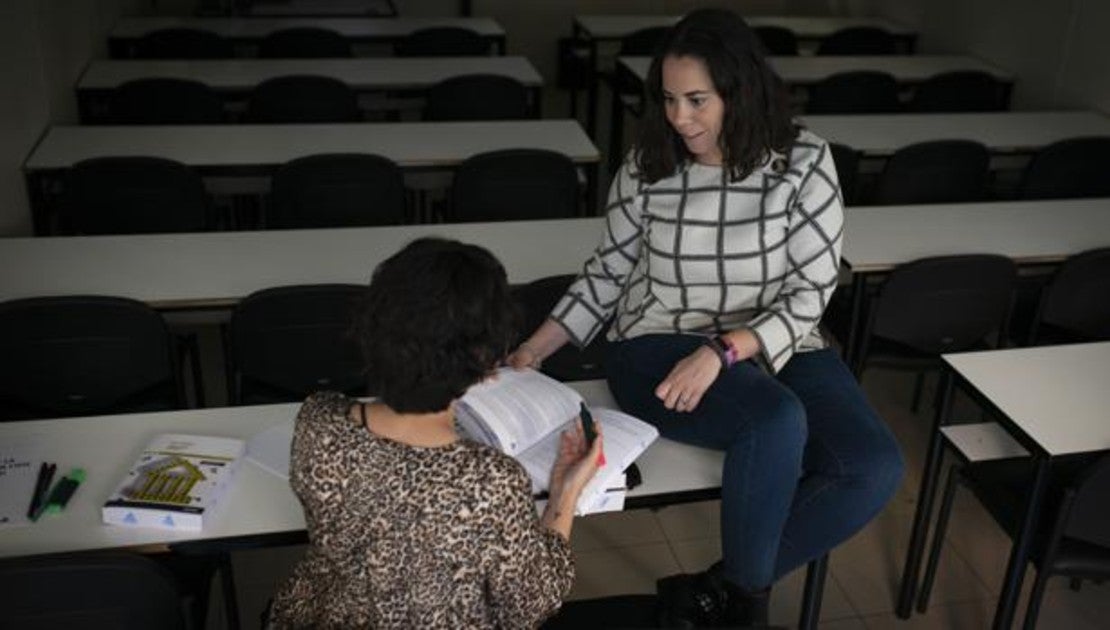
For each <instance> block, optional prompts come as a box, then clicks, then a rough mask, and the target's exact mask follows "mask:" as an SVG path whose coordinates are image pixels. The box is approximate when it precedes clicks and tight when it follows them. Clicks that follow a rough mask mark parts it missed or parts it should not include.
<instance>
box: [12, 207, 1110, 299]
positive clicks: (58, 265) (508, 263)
mask: <svg viewBox="0 0 1110 630" xmlns="http://www.w3.org/2000/svg"><path fill="white" fill-rule="evenodd" d="M603 229H604V219H603V218H601V217H594V218H581V219H556V220H547V221H506V222H496V223H461V224H431V225H405V226H389V227H369V228H339V229H321V230H277V231H261V232H208V233H194V234H150V235H128V236H80V237H22V238H5V239H0V301H3V300H12V299H17V298H25V297H36V296H46V295H72V294H93V295H114V296H120V297H128V298H132V299H136V300H139V301H142V302H145V303H147V304H150V305H152V306H154V307H156V308H159V309H163V310H188V309H211V308H219V309H227V308H230V307H232V306H234V305H235V303H236V302H238V301H239V300H240V299H242V298H244V297H246V296H247V295H249V294H250V293H252V292H254V291H258V290H260V289H265V288H269V287H274V286H281V285H290V284H313V283H329V282H340V283H354V284H365V283H366V282H368V280H369V277H370V273H371V271H372V270H373V269H374V267H375V266H376V265H377V264H378V263H380V262H381V261H383V260H385V258H387V257H388V256H390V255H392V254H393V253H394V252H396V251H397V249H399V248H400V247H401V246H402V245H403V244H404V243H406V242H408V241H411V240H413V239H415V238H419V237H422V236H443V237H447V238H454V239H459V240H462V241H465V242H469V243H475V244H477V245H481V246H482V247H486V248H487V249H489V250H490V251H491V252H492V253H493V254H494V255H495V256H497V258H498V259H499V260H501V262H502V263H503V264H504V265H505V268H506V270H507V272H508V275H509V281H510V282H511V283H514V284H521V283H525V282H529V281H532V280H536V279H538V278H543V277H546V276H551V275H557V274H566V273H577V272H578V271H580V270H581V265H582V263H583V262H584V261H585V260H586V258H587V256H589V255H590V253H591V252H592V251H593V249H594V247H595V246H596V245H597V244H598V243H599V242H600V240H601V235H602V230H603ZM845 234H846V237H845V242H844V248H843V251H842V258H843V260H844V262H845V264H846V265H847V266H848V268H849V269H850V270H851V271H852V273H853V276H854V282H857V283H864V282H866V280H867V279H868V278H871V277H875V276H878V275H881V274H884V273H886V272H889V271H890V270H891V269H893V268H894V267H895V266H897V265H899V264H902V263H906V262H910V261H912V260H916V259H918V258H924V257H927V256H943V255H951V254H970V253H993V254H1000V255H1004V256H1008V257H1010V258H1013V259H1014V260H1015V261H1016V262H1017V263H1018V264H1021V265H1045V264H1053V263H1058V262H1060V261H1062V260H1064V259H1065V258H1067V257H1068V256H1070V255H1072V254H1076V253H1079V252H1082V251H1085V250H1088V249H1094V248H1097V247H1106V246H1110V199H1105V198H1100V199H1070V200H1047V201H1005V202H990V203H972V204H944V205H913V206H868V207H850V208H846V209H845ZM861 286H865V285H862V284H861ZM862 294H863V292H862V291H857V293H856V295H857V296H862Z"/></svg>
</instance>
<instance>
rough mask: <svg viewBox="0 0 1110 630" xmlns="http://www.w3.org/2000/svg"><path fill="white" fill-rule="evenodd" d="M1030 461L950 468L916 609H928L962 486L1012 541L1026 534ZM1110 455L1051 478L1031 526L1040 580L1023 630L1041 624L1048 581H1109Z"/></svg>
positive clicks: (1060, 466) (1062, 466) (1075, 463)
mask: <svg viewBox="0 0 1110 630" xmlns="http://www.w3.org/2000/svg"><path fill="white" fill-rule="evenodd" d="M1033 472H1034V470H1033V466H1032V465H1031V464H1030V461H1029V460H1028V459H1018V460H1012V459H1011V460H995V461H986V462H976V463H971V464H968V465H966V466H958V465H957V466H953V467H952V469H951V470H950V471H949V476H948V483H947V485H946V486H945V490H944V497H943V499H942V500H941V507H940V511H939V514H938V517H937V526H936V533H935V534H934V535H933V544H932V548H931V549H930V552H929V560H928V563H927V565H926V570H925V576H924V579H923V581H922V586H921V592H920V593H919V595H918V601H917V607H918V610H920V611H922V612H924V611H925V610H926V609H927V608H928V604H929V595H930V592H931V590H932V585H933V579H934V578H935V576H936V570H937V565H938V563H939V561H940V548H941V545H942V544H943V543H944V538H945V532H946V530H947V528H948V518H949V516H950V515H951V511H952V502H953V500H954V499H955V491H956V487H957V483H959V484H962V485H964V486H967V487H968V488H970V489H971V490H972V491H973V492H974V494H975V497H976V498H977V499H978V500H979V502H980V503H981V504H982V505H983V507H985V508H986V509H987V512H988V513H990V515H991V517H992V518H994V520H995V521H996V522H997V523H998V524H999V526H1001V528H1002V529H1003V531H1005V532H1006V533H1007V534H1008V535H1009V536H1010V537H1011V538H1013V537H1014V536H1015V534H1016V532H1017V531H1018V530H1019V528H1020V527H1021V517H1022V515H1023V513H1024V511H1025V506H1026V505H1027V501H1028V500H1029V488H1030V487H1031V486H1032V484H1033ZM1107 496H1110V455H1103V456H1101V457H1097V458H1094V459H1093V460H1092V458H1091V457H1081V458H1078V459H1071V460H1062V461H1061V462H1058V463H1057V464H1056V465H1054V466H1052V467H1051V468H1050V471H1049V482H1048V488H1047V490H1046V491H1045V502H1044V506H1043V508H1044V509H1042V518H1041V520H1040V521H1039V522H1038V523H1036V524H1035V525H1034V527H1035V529H1034V534H1033V544H1032V547H1031V554H1030V560H1031V562H1032V563H1033V565H1034V566H1035V567H1036V568H1037V577H1036V579H1035V580H1034V582H1033V588H1032V590H1031V591H1030V595H1029V604H1028V607H1027V608H1026V613H1025V622H1024V625H1023V627H1024V628H1026V629H1027V630H1032V629H1033V628H1035V627H1036V625H1037V616H1038V614H1039V613H1040V607H1041V600H1042V599H1043V597H1044V591H1045V587H1046V586H1047V583H1048V579H1049V578H1051V577H1052V576H1054V575H1064V576H1068V577H1071V578H1072V579H1073V580H1079V579H1097V580H1104V579H1106V578H1110V503H1108V502H1107V501H1106V497H1107Z"/></svg>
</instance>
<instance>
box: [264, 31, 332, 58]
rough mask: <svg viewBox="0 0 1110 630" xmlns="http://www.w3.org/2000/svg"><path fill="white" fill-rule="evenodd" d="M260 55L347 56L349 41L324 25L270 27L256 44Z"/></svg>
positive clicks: (278, 56) (299, 56)
mask: <svg viewBox="0 0 1110 630" xmlns="http://www.w3.org/2000/svg"><path fill="white" fill-rule="evenodd" d="M258 56H259V57H261V58H263V59H326V58H341V57H350V56H351V43H350V42H349V41H347V39H346V38H345V37H343V36H342V35H340V34H339V33H336V32H335V31H332V30H328V29H326V28H311V27H301V28H286V29H281V30H278V31H274V32H272V33H270V34H269V35H267V36H266V37H264V38H263V39H262V41H261V42H260V43H259V44H258Z"/></svg>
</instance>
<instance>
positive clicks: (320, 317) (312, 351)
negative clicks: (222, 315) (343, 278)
mask: <svg viewBox="0 0 1110 630" xmlns="http://www.w3.org/2000/svg"><path fill="white" fill-rule="evenodd" d="M365 290H366V289H365V287H361V286H358V285H353V284H321V285H299V286H287V287H276V288H272V289H264V290H262V291H257V292H255V293H252V294H251V295H249V296H247V297H246V298H245V299H244V300H243V301H241V302H240V303H239V304H238V305H237V306H236V307H235V311H234V312H232V314H231V323H230V324H229V325H228V331H227V333H228V334H227V339H226V347H227V357H228V362H229V365H228V370H227V374H228V389H229V399H230V401H231V403H232V404H235V405H240V404H260V403H270V402H288V401H299V400H303V399H304V398H305V397H306V396H308V395H309V394H311V393H312V392H315V391H318V390H335V391H340V392H344V393H347V394H350V395H365V394H366V379H365V377H364V375H363V373H362V361H361V358H360V357H359V352H358V350H357V347H356V345H357V344H356V343H355V342H354V340H351V339H348V338H347V331H348V330H349V329H350V324H351V321H352V320H351V315H352V309H353V308H354V305H355V304H356V302H357V300H358V299H360V297H361V296H362V294H363V293H364V292H365Z"/></svg>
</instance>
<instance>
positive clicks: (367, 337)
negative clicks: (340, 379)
mask: <svg viewBox="0 0 1110 630" xmlns="http://www.w3.org/2000/svg"><path fill="white" fill-rule="evenodd" d="M518 321H519V314H518V309H517V307H516V306H515V303H514V302H513V299H512V297H511V295H510V293H509V287H508V283H507V281H506V278H505V268H504V267H502V266H501V263H500V262H498V261H497V259H496V258H494V256H493V255H492V254H490V253H489V252H488V251H486V250H485V249H482V248H481V247H478V246H475V245H467V244H464V243H460V242H458V241H451V240H445V239H438V238H422V239H418V240H415V241H413V242H412V243H409V244H408V245H407V246H405V248H404V249H402V250H401V251H399V252H397V253H396V254H394V255H393V256H391V257H390V258H389V259H387V260H386V261H384V262H382V263H381V264H380V265H378V268H377V269H376V270H374V275H373V277H372V278H371V280H370V287H369V288H368V289H367V290H366V294H365V297H364V299H363V300H362V303H361V305H360V307H359V309H358V312H357V313H356V316H355V324H354V327H353V332H354V334H355V336H356V338H357V339H358V342H359V345H360V346H361V347H362V353H363V357H364V359H365V361H366V372H367V377H368V379H369V384H370V391H372V392H375V393H377V394H378V395H379V396H380V398H381V400H382V402H384V403H385V404H386V405H389V407H390V408H391V409H393V410H394V411H397V412H400V413H430V412H435V411H443V410H444V409H446V408H447V407H448V406H449V405H450V403H451V401H452V400H454V399H456V398H458V397H460V396H462V395H463V393H464V392H465V391H466V390H467V388H469V387H470V386H471V385H473V384H475V383H477V382H478V381H480V380H482V379H483V378H485V377H486V376H487V375H488V374H489V373H490V371H491V370H492V369H493V368H494V367H495V366H496V364H497V362H498V361H499V360H500V359H501V357H503V356H505V353H506V352H507V351H508V349H509V344H510V343H511V341H512V340H513V339H514V337H515V335H516V328H517V325H518Z"/></svg>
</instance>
